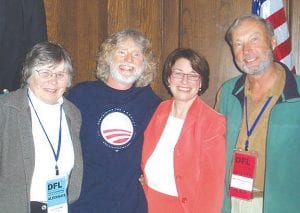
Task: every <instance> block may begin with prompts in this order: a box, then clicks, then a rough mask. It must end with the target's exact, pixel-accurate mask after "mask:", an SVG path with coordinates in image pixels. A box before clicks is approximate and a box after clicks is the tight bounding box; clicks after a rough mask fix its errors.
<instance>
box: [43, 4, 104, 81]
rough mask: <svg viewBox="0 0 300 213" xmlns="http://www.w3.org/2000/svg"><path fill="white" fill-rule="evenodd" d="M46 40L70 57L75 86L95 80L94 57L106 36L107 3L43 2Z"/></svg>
mask: <svg viewBox="0 0 300 213" xmlns="http://www.w3.org/2000/svg"><path fill="white" fill-rule="evenodd" d="M44 2H45V8H46V16H47V25H48V26H47V27H48V35H49V40H52V41H56V42H59V43H61V44H62V45H63V46H64V47H65V48H66V49H67V50H68V51H69V52H70V54H71V57H72V59H73V64H74V68H75V72H76V74H75V78H74V83H77V82H79V81H84V80H93V79H95V77H94V76H95V72H94V71H95V68H96V54H97V51H98V48H99V44H100V43H101V42H102V41H103V39H104V38H105V37H106V36H107V18H106V17H107V15H106V14H107V6H106V5H107V1H103V0H102V1H98V0H89V1H80V0H44Z"/></svg>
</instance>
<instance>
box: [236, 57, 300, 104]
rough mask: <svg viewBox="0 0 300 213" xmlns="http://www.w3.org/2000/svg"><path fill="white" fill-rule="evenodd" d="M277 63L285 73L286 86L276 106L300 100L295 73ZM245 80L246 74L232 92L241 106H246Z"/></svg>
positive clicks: (237, 82)
mask: <svg viewBox="0 0 300 213" xmlns="http://www.w3.org/2000/svg"><path fill="white" fill-rule="evenodd" d="M275 63H278V64H280V65H281V66H282V67H283V68H284V71H285V76H286V80H285V85H284V88H283V91H282V93H281V95H280V97H279V98H278V100H277V102H276V104H278V103H282V102H286V101H288V100H290V99H293V98H300V95H299V92H298V86H297V83H296V79H295V77H294V75H293V73H292V72H291V71H290V70H289V69H288V67H287V66H286V65H285V64H283V63H281V62H279V61H276V62H275ZM245 80H246V74H243V75H242V76H241V77H240V78H239V79H238V80H237V81H236V83H235V86H234V89H233V90H232V95H234V96H235V97H236V98H237V99H238V100H239V102H240V104H241V106H244V96H245Z"/></svg>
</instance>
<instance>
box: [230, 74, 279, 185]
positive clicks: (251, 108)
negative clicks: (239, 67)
mask: <svg viewBox="0 0 300 213" xmlns="http://www.w3.org/2000/svg"><path fill="white" fill-rule="evenodd" d="M277 72H278V78H277V79H276V81H275V83H274V85H273V87H272V89H270V90H269V91H268V93H267V94H266V96H265V97H264V98H263V99H262V100H260V101H259V102H258V103H255V102H254V101H253V98H252V96H251V92H250V89H249V82H248V80H247V79H246V81H245V97H247V108H248V127H249V129H250V128H251V127H252V126H253V123H254V121H255V119H256V118H257V116H258V114H259V112H260V111H261V109H262V107H263V105H264V104H265V103H266V101H267V99H268V98H269V97H270V96H272V99H271V102H270V103H269V104H268V106H267V108H266V109H265V111H264V113H263V114H262V116H261V118H260V120H259V121H258V123H257V125H256V127H255V129H254V130H253V132H252V134H251V135H250V136H249V138H248V136H247V128H246V113H245V106H244V109H243V120H242V126H241V129H240V133H239V137H238V142H237V144H236V149H241V150H244V149H245V141H246V140H247V139H248V141H249V149H248V152H250V153H255V154H256V156H257V165H256V175H255V179H254V191H263V189H264V177H265V151H266V138H267V131H268V121H269V115H270V112H271V109H272V108H273V106H274V105H275V103H276V102H277V100H278V98H279V97H280V95H281V93H282V91H283V87H284V84H285V73H284V71H283V70H278V71H277Z"/></svg>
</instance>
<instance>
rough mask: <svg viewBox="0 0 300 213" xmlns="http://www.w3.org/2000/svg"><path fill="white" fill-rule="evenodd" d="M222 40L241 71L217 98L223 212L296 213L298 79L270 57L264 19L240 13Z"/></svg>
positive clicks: (270, 34)
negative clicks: (223, 140) (222, 133)
mask: <svg viewBox="0 0 300 213" xmlns="http://www.w3.org/2000/svg"><path fill="white" fill-rule="evenodd" d="M226 39H227V42H228V43H229V45H230V47H231V50H232V54H233V57H234V60H235V64H236V65H237V67H238V68H239V70H240V71H241V72H242V73H243V74H242V75H241V76H238V77H235V78H233V79H230V80H229V81H227V82H225V83H224V84H223V86H222V87H221V89H220V91H219V93H218V96H217V103H216V109H217V110H218V111H219V112H220V113H222V114H224V115H225V117H226V119H227V162H226V166H227V168H226V181H225V198H224V203H223V210H222V212H224V213H229V212H232V213H261V212H264V213H282V212H288V213H296V212H299V209H300V202H299V200H300V188H299V185H300V166H299V156H300V155H299V150H300V96H299V90H300V78H299V77H296V76H293V75H292V73H291V72H290V70H289V69H288V68H287V67H286V66H285V65H284V64H282V63H280V62H276V61H274V56H273V50H274V48H275V46H276V37H275V35H274V30H273V28H272V26H271V25H270V24H269V23H268V22H266V21H265V20H264V19H262V18H260V17H258V16H253V15H243V16H241V17H238V18H237V19H236V20H235V21H234V22H233V24H232V25H231V26H230V27H229V29H228V31H227V34H226Z"/></svg>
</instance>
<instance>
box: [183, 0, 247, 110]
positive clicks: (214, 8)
mask: <svg viewBox="0 0 300 213" xmlns="http://www.w3.org/2000/svg"><path fill="white" fill-rule="evenodd" d="M250 2H251V1H243V2H242V1H232V0H230V1H229V0H227V1H225V0H224V1H220V0H210V1H187V0H184V1H183V6H182V11H181V12H182V21H181V25H182V31H181V46H183V47H190V48H193V49H195V50H196V51H198V52H199V53H201V54H202V55H204V56H205V57H206V59H207V60H208V62H209V65H210V82H209V88H208V90H207V91H206V92H205V93H204V95H203V96H202V98H203V99H204V100H205V101H206V102H208V103H209V104H211V105H213V103H214V101H215V95H216V93H217V90H218V88H219V87H220V86H221V84H222V83H223V81H224V79H228V78H230V77H232V76H234V75H237V74H238V71H237V69H236V68H235V67H234V64H233V62H232V56H231V52H230V49H229V47H228V45H227V44H226V42H225V39H224V36H225V32H226V30H227V28H228V26H229V25H230V23H231V22H232V21H233V19H234V17H235V14H241V13H242V12H243V11H246V10H248V8H250Z"/></svg>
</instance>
